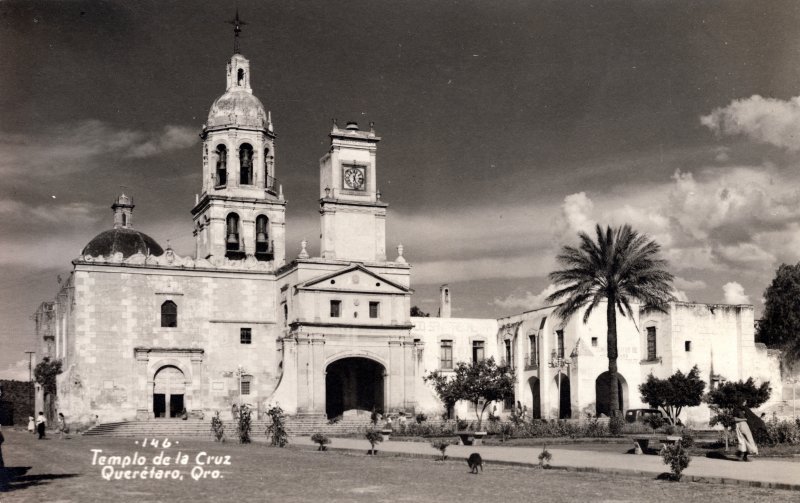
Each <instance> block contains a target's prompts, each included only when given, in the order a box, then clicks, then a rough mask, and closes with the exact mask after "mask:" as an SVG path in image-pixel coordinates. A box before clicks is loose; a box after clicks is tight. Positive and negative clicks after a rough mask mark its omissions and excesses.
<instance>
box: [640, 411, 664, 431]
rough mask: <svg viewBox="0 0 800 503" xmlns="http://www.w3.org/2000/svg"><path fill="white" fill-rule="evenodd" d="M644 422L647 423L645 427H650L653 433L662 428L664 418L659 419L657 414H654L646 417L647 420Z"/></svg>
mask: <svg viewBox="0 0 800 503" xmlns="http://www.w3.org/2000/svg"><path fill="white" fill-rule="evenodd" d="M644 422H645V423H647V426H649V427H651V428H652V429H653V433H655V431H656V430H657V429H659V428H661V427H662V426H664V418H663V417H661V416H660V415H658V414H654V415H652V416H647V418H646V419H645V420H644Z"/></svg>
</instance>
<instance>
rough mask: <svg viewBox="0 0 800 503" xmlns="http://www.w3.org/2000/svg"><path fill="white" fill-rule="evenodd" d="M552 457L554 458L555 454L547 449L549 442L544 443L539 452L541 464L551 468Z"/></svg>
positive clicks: (543, 466)
mask: <svg viewBox="0 0 800 503" xmlns="http://www.w3.org/2000/svg"><path fill="white" fill-rule="evenodd" d="M551 459H553V455H552V454H550V451H548V450H547V444H544V447H543V448H542V452H541V453H540V454H539V466H541V467H542V468H549V467H550V460H551Z"/></svg>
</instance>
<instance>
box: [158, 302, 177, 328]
mask: <svg viewBox="0 0 800 503" xmlns="http://www.w3.org/2000/svg"><path fill="white" fill-rule="evenodd" d="M161 326H162V327H177V326H178V306H177V305H176V304H175V303H174V302H172V301H171V300H167V301H164V303H163V304H161Z"/></svg>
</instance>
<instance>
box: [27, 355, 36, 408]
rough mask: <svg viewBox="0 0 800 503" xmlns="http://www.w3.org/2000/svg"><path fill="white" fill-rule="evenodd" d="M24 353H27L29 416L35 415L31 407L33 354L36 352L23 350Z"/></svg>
mask: <svg viewBox="0 0 800 503" xmlns="http://www.w3.org/2000/svg"><path fill="white" fill-rule="evenodd" d="M25 354H26V355H28V384H29V393H28V395H29V396H28V400H29V402H30V403H29V405H30V408H31V416H33V417H36V411H35V410H34V407H33V355H34V354H36V351H25Z"/></svg>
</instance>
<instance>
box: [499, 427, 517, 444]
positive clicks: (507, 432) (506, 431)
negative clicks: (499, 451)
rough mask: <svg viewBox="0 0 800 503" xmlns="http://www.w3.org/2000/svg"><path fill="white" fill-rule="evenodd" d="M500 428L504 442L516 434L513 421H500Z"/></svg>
mask: <svg viewBox="0 0 800 503" xmlns="http://www.w3.org/2000/svg"><path fill="white" fill-rule="evenodd" d="M498 429H499V431H500V436H501V440H502V441H503V442H505V441H506V439H507V438H511V437H512V436H514V425H512V424H511V423H500V425H499V428H498Z"/></svg>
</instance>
